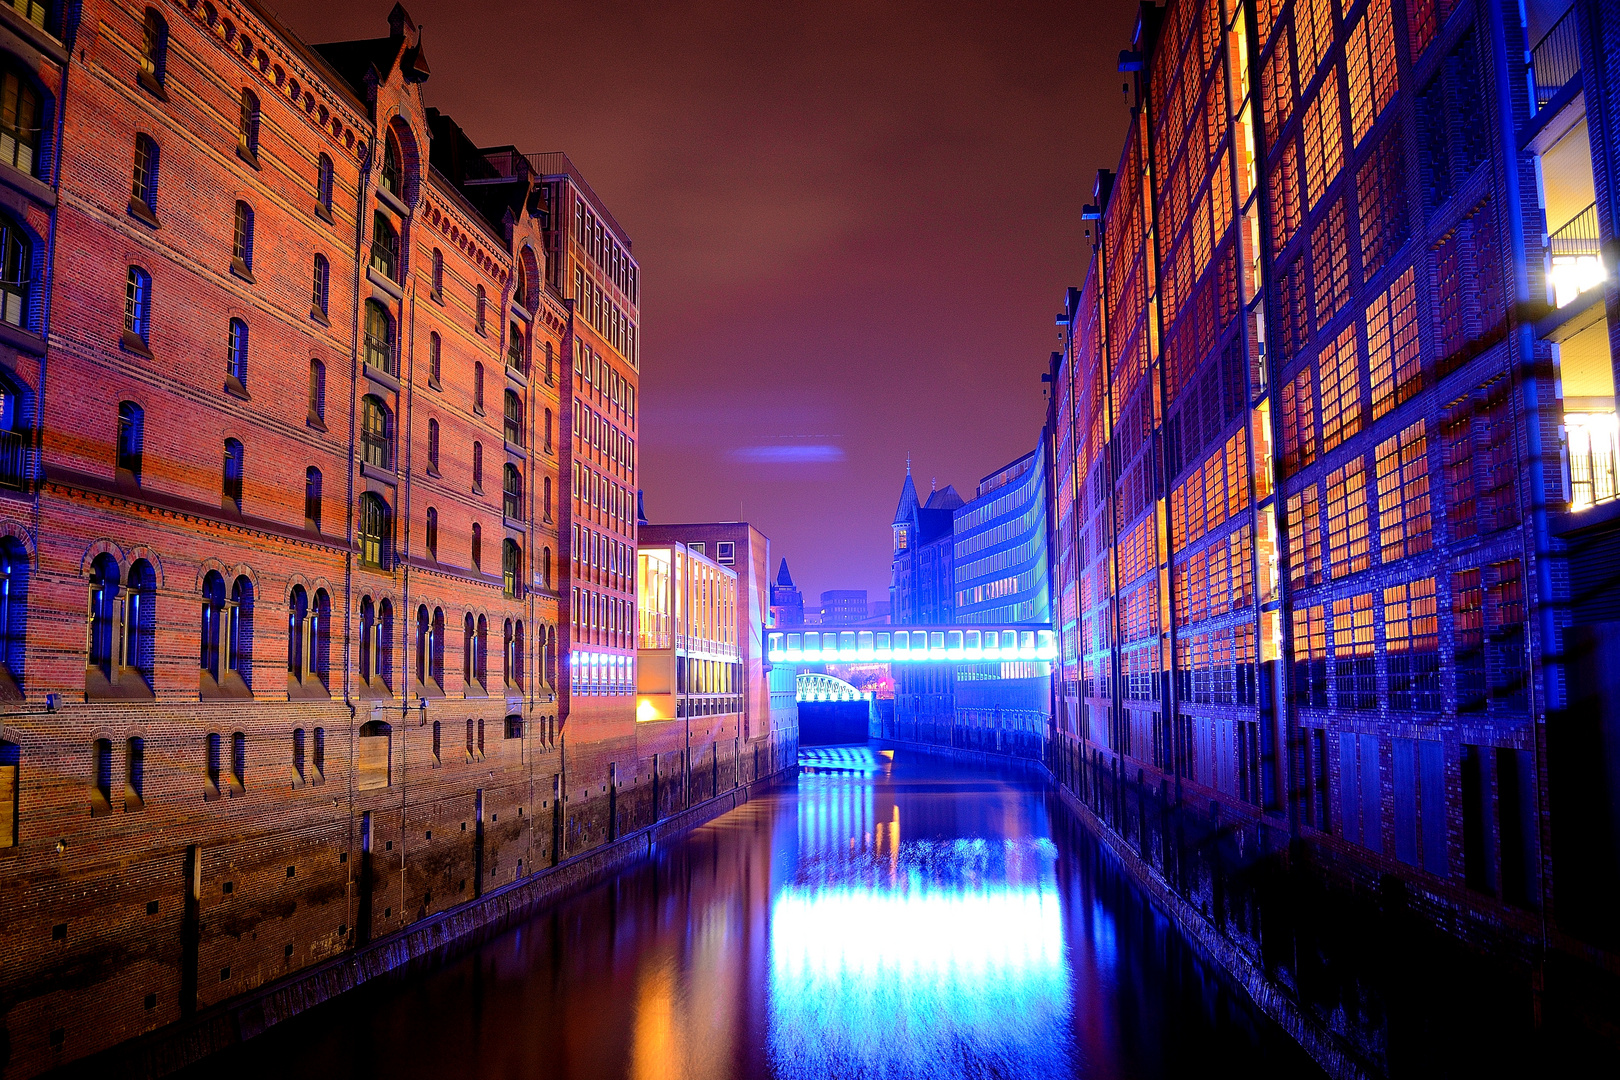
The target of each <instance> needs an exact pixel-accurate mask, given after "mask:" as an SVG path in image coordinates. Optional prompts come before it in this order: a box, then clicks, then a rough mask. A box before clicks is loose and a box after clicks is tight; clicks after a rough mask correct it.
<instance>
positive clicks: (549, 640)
mask: <svg viewBox="0 0 1620 1080" xmlns="http://www.w3.org/2000/svg"><path fill="white" fill-rule="evenodd" d="M546 685H547V686H556V685H557V628H556V627H554V626H548V627H546Z"/></svg>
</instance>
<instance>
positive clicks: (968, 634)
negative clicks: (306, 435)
mask: <svg viewBox="0 0 1620 1080" xmlns="http://www.w3.org/2000/svg"><path fill="white" fill-rule="evenodd" d="M765 653H766V656H767V657H768V658H769V659H770V662H771V663H773V664H819V663H837V662H840V661H843V662H849V661H861V660H865V661H873V660H876V661H880V662H884V663H928V664H938V663H945V662H955V663H976V662H980V661H985V660H991V661H1002V660H1055V659H1056V658H1057V638H1056V637H1055V636H1054V635H1053V633H1052V627H1051V625H1050V624H1049V623H1039V624H1036V623H1017V624H1008V625H1003V626H972V627H969V626H962V625H960V624H957V625H950V626H905V627H900V626H896V627H892V628H889V629H886V630H808V629H807V630H772V631H770V633H769V634H768V635H767V636H766V639H765Z"/></svg>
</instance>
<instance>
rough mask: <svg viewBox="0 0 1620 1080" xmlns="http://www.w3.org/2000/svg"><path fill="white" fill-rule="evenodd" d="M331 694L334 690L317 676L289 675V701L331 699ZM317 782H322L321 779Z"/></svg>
mask: <svg viewBox="0 0 1620 1080" xmlns="http://www.w3.org/2000/svg"><path fill="white" fill-rule="evenodd" d="M331 696H332V692H331V691H330V690H328V689H327V688H326V684H325V683H323V682H321V680H320V679H319V678H318V677H317V676H314V675H311V676H310V677H309V678H308V679H307V680H306V679H298V678H294V677H293V676H292V675H288V676H287V700H288V701H324V700H328V699H330V698H331ZM315 782H316V783H317V784H318V783H320V781H319V780H317V781H315Z"/></svg>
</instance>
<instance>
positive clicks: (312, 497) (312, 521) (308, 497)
mask: <svg viewBox="0 0 1620 1080" xmlns="http://www.w3.org/2000/svg"><path fill="white" fill-rule="evenodd" d="M304 528H306V529H308V530H309V531H310V532H320V531H321V470H319V469H317V468H316V467H315V466H313V465H311V466H310V467H309V468H307V469H305V470H304Z"/></svg>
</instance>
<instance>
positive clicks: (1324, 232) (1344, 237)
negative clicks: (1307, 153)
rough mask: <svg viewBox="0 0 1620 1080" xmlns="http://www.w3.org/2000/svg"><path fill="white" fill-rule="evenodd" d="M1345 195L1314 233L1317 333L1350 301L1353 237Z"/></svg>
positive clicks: (1330, 210) (1312, 236)
mask: <svg viewBox="0 0 1620 1080" xmlns="http://www.w3.org/2000/svg"><path fill="white" fill-rule="evenodd" d="M1344 202H1345V196H1343V195H1340V196H1339V197H1338V198H1337V199H1335V200H1333V202H1332V204H1331V205H1329V206H1328V209H1327V212H1326V213H1325V214H1323V215H1322V218H1321V220H1319V221H1318V222H1317V223H1316V226H1315V227H1314V228H1313V229H1312V230H1311V269H1312V272H1313V273H1314V274H1315V282H1314V285H1315V299H1316V305H1315V307H1316V310H1315V322H1316V326H1315V329H1316V332H1317V333H1321V331H1322V330H1323V328H1325V327H1326V326H1327V324H1328V323H1329V322H1330V321H1331V320H1332V318H1333V316H1335V315H1337V314H1338V313H1339V309H1341V308H1342V307H1344V305H1345V301H1347V300H1349V299H1350V236H1349V232H1348V230H1347V229H1346V227H1345V210H1344Z"/></svg>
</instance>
